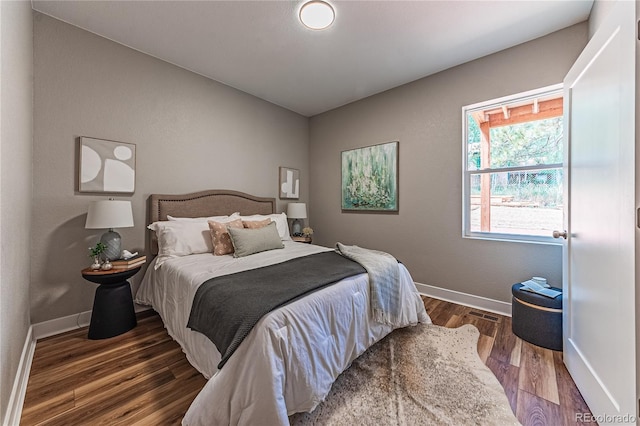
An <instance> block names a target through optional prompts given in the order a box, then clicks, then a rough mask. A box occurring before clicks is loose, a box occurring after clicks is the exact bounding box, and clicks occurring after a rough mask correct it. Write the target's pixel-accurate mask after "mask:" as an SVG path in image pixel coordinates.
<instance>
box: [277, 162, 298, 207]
mask: <svg viewBox="0 0 640 426" xmlns="http://www.w3.org/2000/svg"><path fill="white" fill-rule="evenodd" d="M279 171H280V199H281V200H297V199H299V198H300V170H298V169H291V168H289V167H280V169H279Z"/></svg>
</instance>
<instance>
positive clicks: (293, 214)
mask: <svg viewBox="0 0 640 426" xmlns="http://www.w3.org/2000/svg"><path fill="white" fill-rule="evenodd" d="M287 217H288V218H289V219H293V224H292V227H291V231H292V232H293V235H294V236H296V237H299V236H301V235H302V225H303V224H304V222H303V221H302V220H301V219H306V218H307V205H306V204H305V203H289V205H288V206H287Z"/></svg>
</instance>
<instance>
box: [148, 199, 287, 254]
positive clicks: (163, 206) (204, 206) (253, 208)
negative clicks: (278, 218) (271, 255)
mask: <svg viewBox="0 0 640 426" xmlns="http://www.w3.org/2000/svg"><path fill="white" fill-rule="evenodd" d="M275 210H276V199H275V198H264V197H256V196H254V195H250V194H245V193H244V192H238V191H229V190H224V189H211V190H208V191H200V192H192V193H190V194H177V195H176V194H151V196H150V197H149V210H148V212H147V216H148V217H147V223H153V222H156V221H159V220H167V215H171V216H175V217H207V216H222V215H230V214H232V213H234V212H239V213H240V214H241V215H243V216H248V215H252V214H271V213H275ZM147 232H148V234H147V235H148V247H149V251H150V252H151V254H152V255H154V256H155V255H156V254H158V241H157V239H156V233H155V232H153V231H151V230H147Z"/></svg>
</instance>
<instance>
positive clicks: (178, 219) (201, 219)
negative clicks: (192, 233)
mask: <svg viewBox="0 0 640 426" xmlns="http://www.w3.org/2000/svg"><path fill="white" fill-rule="evenodd" d="M229 217H234V218H238V217H240V213H238V212H235V213H233V214H232V215H231V216H226V215H225V216H210V217H175V216H170V215H167V219H169V221H171V222H207V221H210V220H213V221H215V222H220V221H223V220H225V219H228V218H229Z"/></svg>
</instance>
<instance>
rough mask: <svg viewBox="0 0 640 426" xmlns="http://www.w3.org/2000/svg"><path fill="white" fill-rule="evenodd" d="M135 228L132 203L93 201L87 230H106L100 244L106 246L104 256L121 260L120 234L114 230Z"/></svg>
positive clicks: (86, 225)
mask: <svg viewBox="0 0 640 426" xmlns="http://www.w3.org/2000/svg"><path fill="white" fill-rule="evenodd" d="M132 226H133V212H132V210H131V201H124V200H114V199H112V198H110V199H108V200H102V201H92V202H91V204H89V212H88V213H87V222H86V223H85V225H84V227H85V228H86V229H104V228H107V229H108V231H107V232H105V233H104V234H102V237H100V242H101V243H102V244H104V245H105V246H106V249H105V251H104V252H103V256H104V257H106V258H107V259H109V260H115V259H120V254H121V253H122V243H121V239H120V234H118V233H117V232H116V231H114V230H113V228H130V227H132Z"/></svg>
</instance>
